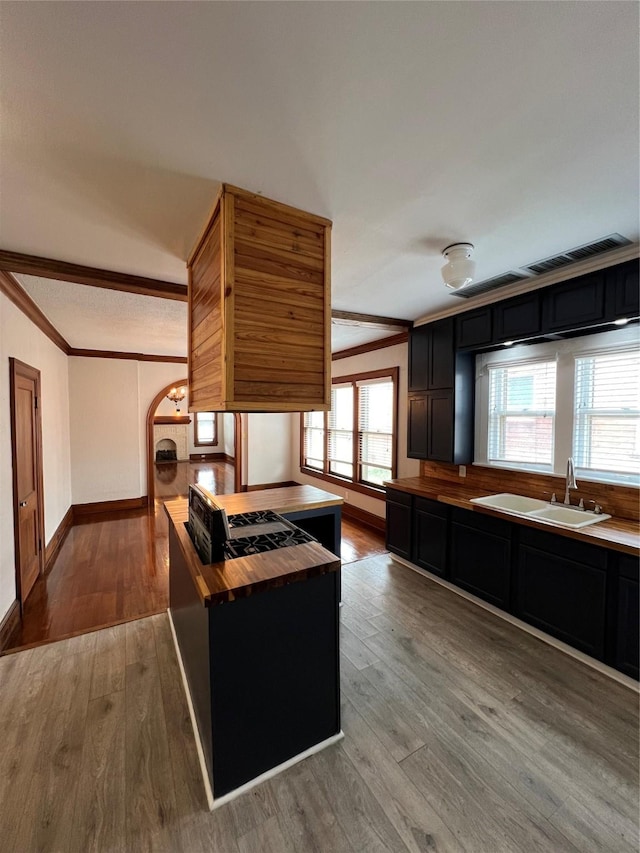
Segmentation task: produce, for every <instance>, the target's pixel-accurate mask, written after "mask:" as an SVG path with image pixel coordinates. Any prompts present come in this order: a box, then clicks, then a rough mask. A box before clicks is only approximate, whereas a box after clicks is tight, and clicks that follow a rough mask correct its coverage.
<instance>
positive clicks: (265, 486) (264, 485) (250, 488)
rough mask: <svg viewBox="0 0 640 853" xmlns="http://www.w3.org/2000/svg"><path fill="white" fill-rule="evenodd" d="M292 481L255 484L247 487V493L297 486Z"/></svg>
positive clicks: (297, 484)
mask: <svg viewBox="0 0 640 853" xmlns="http://www.w3.org/2000/svg"><path fill="white" fill-rule="evenodd" d="M299 485H300V484H299V483H296V482H295V481H294V480H284V481H283V482H282V483H257V484H256V485H253V486H247V487H246V491H247V492H261V491H262V490H263V489H284V488H287V487H288V486H299Z"/></svg>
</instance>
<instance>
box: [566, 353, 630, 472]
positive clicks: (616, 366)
mask: <svg viewBox="0 0 640 853" xmlns="http://www.w3.org/2000/svg"><path fill="white" fill-rule="evenodd" d="M573 455H574V459H575V463H576V468H577V469H578V471H580V470H583V471H584V472H585V473H586V472H597V473H600V474H606V473H612V474H617V475H621V476H622V478H628V480H629V482H634V483H638V482H639V481H640V352H639V351H638V349H637V348H635V349H633V350H626V351H618V352H608V353H601V354H597V353H596V354H590V355H585V356H584V357H578V358H576V360H575V410H574V433H573Z"/></svg>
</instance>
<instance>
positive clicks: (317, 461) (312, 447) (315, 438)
mask: <svg viewBox="0 0 640 853" xmlns="http://www.w3.org/2000/svg"><path fill="white" fill-rule="evenodd" d="M303 460H304V464H305V465H307V466H308V467H309V468H317V469H318V470H319V471H322V470H323V468H324V412H305V413H304V449H303Z"/></svg>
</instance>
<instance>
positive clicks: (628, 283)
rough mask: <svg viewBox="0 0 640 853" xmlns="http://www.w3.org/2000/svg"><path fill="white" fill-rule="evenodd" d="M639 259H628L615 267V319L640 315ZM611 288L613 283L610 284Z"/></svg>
mask: <svg viewBox="0 0 640 853" xmlns="http://www.w3.org/2000/svg"><path fill="white" fill-rule="evenodd" d="M639 266H640V263H639V262H638V261H628V262H627V263H625V264H619V265H618V266H617V267H614V269H613V275H614V282H613V288H612V289H613V291H614V294H615V298H614V303H615V304H614V306H613V315H614V317H615V319H629V318H631V317H637V316H638V315H640V282H639V275H638V269H639ZM609 288H610V289H611V285H609Z"/></svg>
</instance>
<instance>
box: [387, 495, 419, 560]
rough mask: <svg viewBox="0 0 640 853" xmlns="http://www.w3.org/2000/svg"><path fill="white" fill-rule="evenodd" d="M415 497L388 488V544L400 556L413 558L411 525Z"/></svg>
mask: <svg viewBox="0 0 640 853" xmlns="http://www.w3.org/2000/svg"><path fill="white" fill-rule="evenodd" d="M412 512H413V498H412V496H411V495H408V494H406V493H405V492H398V491H395V490H394V489H387V501H386V531H387V537H386V545H387V549H388V550H389V551H391V552H393V553H394V554H398V556H399V557H405V559H407V560H409V559H411V525H412V518H411V514H412Z"/></svg>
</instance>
